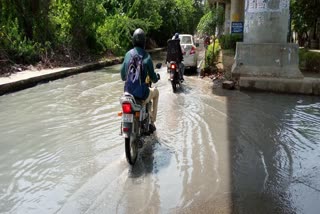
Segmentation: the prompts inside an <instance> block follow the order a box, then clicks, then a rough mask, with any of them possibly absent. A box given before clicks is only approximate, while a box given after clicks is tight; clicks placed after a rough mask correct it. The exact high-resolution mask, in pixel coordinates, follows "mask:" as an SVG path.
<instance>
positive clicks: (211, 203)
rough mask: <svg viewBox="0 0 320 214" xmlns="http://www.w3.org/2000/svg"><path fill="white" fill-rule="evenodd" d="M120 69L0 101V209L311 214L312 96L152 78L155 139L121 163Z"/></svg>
mask: <svg viewBox="0 0 320 214" xmlns="http://www.w3.org/2000/svg"><path fill="white" fill-rule="evenodd" d="M118 70H119V66H114V67H111V68H107V69H102V70H99V71H97V72H92V73H84V74H80V75H77V76H73V77H69V78H65V79H61V80H57V81H54V82H50V83H48V84H42V85H39V86H37V87H34V88H30V89H27V90H24V91H21V92H18V93H14V94H9V95H5V96H1V97H0V120H1V121H2V122H1V123H0V134H1V139H0V149H1V155H0V210H1V212H4V213H5V212H8V213H55V212H60V213H85V212H87V213H106V212H111V213H115V212H117V213H128V212H130V213H168V212H174V213H199V212H203V213H317V211H318V210H319V208H320V205H319V204H318V203H317V202H318V201H319V199H320V182H319V179H318V178H319V176H320V168H319V165H318V162H319V160H320V155H319V154H320V151H319V150H320V149H319V143H320V134H319V131H318V130H320V98H318V97H309V96H295V95H275V94H269V93H249V92H240V91H224V90H220V89H218V88H215V89H213V91H212V82H210V81H207V80H201V79H198V78H197V77H196V76H188V77H186V78H185V79H186V81H185V83H184V84H183V85H182V88H181V90H180V91H179V93H176V94H173V93H172V88H171V85H170V83H169V82H167V81H166V79H165V78H164V77H165V76H166V71H165V69H162V70H161V71H160V73H161V76H162V77H163V78H162V80H161V81H160V82H159V83H158V84H157V87H158V88H159V90H160V100H159V112H158V121H157V124H156V125H157V132H156V135H154V136H150V137H147V138H146V143H145V145H144V147H143V148H142V149H141V151H140V154H139V158H138V161H137V164H136V165H135V166H134V167H130V166H128V164H127V163H126V160H125V155H124V143H123V139H122V137H121V136H119V133H120V119H119V118H118V116H117V112H118V111H119V110H120V107H119V96H120V95H121V92H122V88H123V83H122V82H121V81H120V76H119V74H118Z"/></svg>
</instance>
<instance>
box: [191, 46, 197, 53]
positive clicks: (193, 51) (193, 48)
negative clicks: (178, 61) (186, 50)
mask: <svg viewBox="0 0 320 214" xmlns="http://www.w3.org/2000/svg"><path fill="white" fill-rule="evenodd" d="M195 53H196V48H195V47H194V46H192V48H191V50H190V54H195Z"/></svg>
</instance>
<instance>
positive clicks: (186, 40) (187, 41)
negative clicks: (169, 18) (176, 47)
mask: <svg viewBox="0 0 320 214" xmlns="http://www.w3.org/2000/svg"><path fill="white" fill-rule="evenodd" d="M180 43H181V44H192V42H191V36H182V37H181V42H180Z"/></svg>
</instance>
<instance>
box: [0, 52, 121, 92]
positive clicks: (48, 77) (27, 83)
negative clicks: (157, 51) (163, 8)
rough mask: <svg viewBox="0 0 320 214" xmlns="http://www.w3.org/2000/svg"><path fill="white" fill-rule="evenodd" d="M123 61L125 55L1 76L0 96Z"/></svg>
mask: <svg viewBox="0 0 320 214" xmlns="http://www.w3.org/2000/svg"><path fill="white" fill-rule="evenodd" d="M122 61H123V57H117V58H115V59H112V60H110V59H107V60H104V61H100V62H95V63H89V64H86V65H81V66H76V67H72V68H61V69H53V70H51V71H50V70H49V71H47V72H46V73H43V72H41V71H40V72H37V71H31V72H30V73H29V74H26V75H24V77H23V78H19V79H18V78H16V79H15V78H12V77H6V78H0V80H4V81H0V96H1V95H4V94H7V93H12V92H16V91H19V90H23V89H26V88H30V87H33V86H36V85H37V84H39V83H45V82H49V81H52V80H56V79H60V78H64V77H68V76H72V75H75V74H79V73H84V72H89V71H92V70H97V69H100V68H103V67H107V66H111V65H116V64H120V63H122Z"/></svg>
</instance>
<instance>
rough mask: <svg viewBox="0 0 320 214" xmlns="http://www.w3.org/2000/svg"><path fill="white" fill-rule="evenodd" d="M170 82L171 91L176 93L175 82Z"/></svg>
mask: <svg viewBox="0 0 320 214" xmlns="http://www.w3.org/2000/svg"><path fill="white" fill-rule="evenodd" d="M171 84H172V90H173V93H176V91H177V84H176V83H175V82H174V81H172V82H171Z"/></svg>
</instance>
